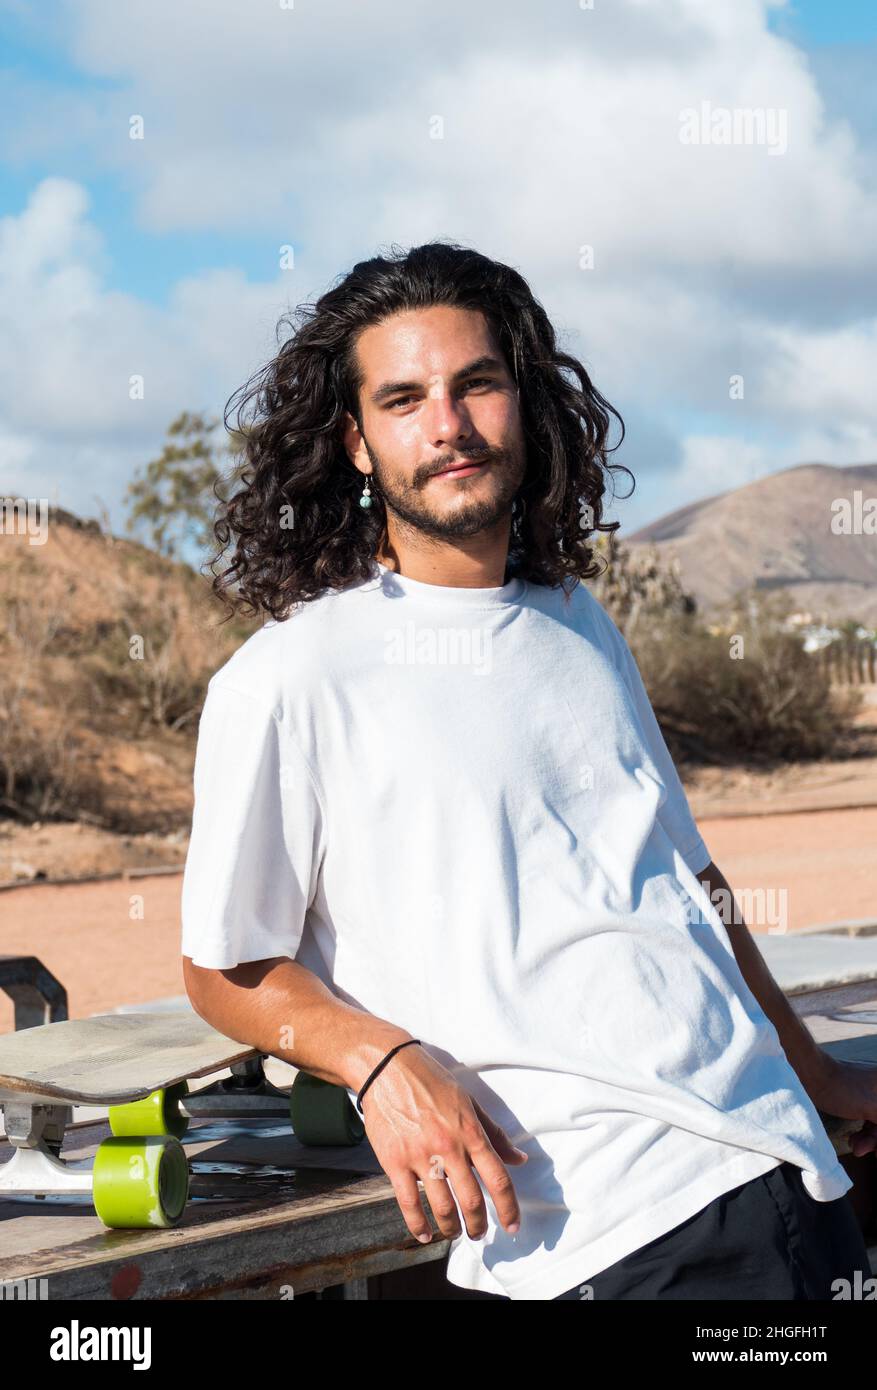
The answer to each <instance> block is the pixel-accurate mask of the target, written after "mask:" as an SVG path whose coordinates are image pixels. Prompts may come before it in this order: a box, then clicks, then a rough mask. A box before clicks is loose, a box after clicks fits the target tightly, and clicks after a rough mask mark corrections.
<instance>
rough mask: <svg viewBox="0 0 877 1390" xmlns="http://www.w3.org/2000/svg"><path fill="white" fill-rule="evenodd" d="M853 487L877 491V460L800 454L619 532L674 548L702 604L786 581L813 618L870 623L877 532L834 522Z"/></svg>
mask: <svg viewBox="0 0 877 1390" xmlns="http://www.w3.org/2000/svg"><path fill="white" fill-rule="evenodd" d="M856 492H858V493H859V494H860V495H861V498H862V499H864V500H865V501H866V500H867V499H868V498H877V463H866V464H858V465H851V466H847V467H835V466H833V465H830V464H824V463H802V464H798V465H797V466H796V467H794V468H785V469H783V470H781V471H780V472H778V473H772V474H771V475H770V476H769V477H767V478H759V479H758V480H757V481H756V482H754V483H747V484H745V485H744V486H743V487H739V488H735V489H732V490H730V491H728V492H722V493H719V494H718V496H716V497H708V498H706V499H705V500H704V501H701V502H694V503H691V504H690V505H688V506H685V507H680V508H679V509H678V510H677V511H673V512H670V513H668V514H667V515H666V516H663V517H661V518H659V519H658V520H657V521H654V522H652V523H650V525H648V526H643V527H641V528H640V529H639V530H638V531H635V532H633V533H632V534H631V535H630V536H624V535H622V536H621V540H622V542H623V543H625V542H626V543H627V544H629V545H630V546H631V547H636V546H640V545H646V544H649V545H654V546H655V548H656V550H657V551H658V554H659V557H660V559H661V560H662V561H667V560H669V559H670V556H671V555H676V556H677V557H678V559H679V565H680V574H681V579H682V582H683V585H684V587H685V588H686V589H687V590H688V591H689V592H690V593H691V594H693V596H694V597H695V599H696V600H697V602H698V605H699V606H700V607H701V608H702V609H703V610H704V612H705V613H708V612H709V611H710V610H711V609H713V608H715V607H716V606H718V605H720V604H723V603H724V602H725V601H727V600H728V599H729V598H730V597H731V595H732V593H734V591H735V590H738V589H741V588H745V587H747V586H748V585H750V584H755V585H756V586H757V587H758V588H759V589H782V590H785V591H786V592H788V593H789V594H790V595H791V597H792V599H793V601H794V603H795V607H796V609H797V610H798V611H800V612H809V613H810V614H811V616H812V619H813V621H814V622H821V621H825V622H829V623H830V622H832V621H834V620H840V619H844V618H858V619H859V621H860V622H862V623H864V624H865V625H866V626H867V627H870V628H873V627H877V535H874V534H865V533H864V530H863V528H862V527H861V526H860V528H859V531H858V533H857V532H856V531H855V530H854V531H853V533H852V534H839V533H838V532H836V531H834V530H832V522H833V521H834V520H835V517H836V515H837V505H836V504H837V502H838V499H841V498H845V499H847V500H848V501H849V503H850V506H851V508H852V506H853V503H854V499H855V494H856ZM832 504H835V506H834V508H833V506H832ZM875 505H877V503H875ZM835 525H837V523H836V522H835Z"/></svg>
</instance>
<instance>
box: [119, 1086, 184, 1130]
mask: <svg viewBox="0 0 877 1390" xmlns="http://www.w3.org/2000/svg"><path fill="white" fill-rule="evenodd" d="M188 1092H189V1083H188V1081H178V1082H177V1084H176V1085H175V1086H167V1087H165V1088H162V1089H161V1090H158V1091H152V1092H151V1093H150V1094H149V1095H148V1096H144V1098H143V1100H132V1101H130V1102H129V1103H128V1104H127V1105H111V1106H110V1107H109V1118H110V1129H111V1130H112V1131H113V1134H115V1135H117V1136H119V1137H123V1136H133V1137H135V1138H139V1137H141V1136H142V1135H144V1134H172V1135H173V1137H174V1138H175V1139H182V1137H183V1135H184V1134H185V1133H186V1130H187V1129H188V1128H189V1117H188V1115H181V1114H180V1101H181V1100H182V1098H183V1096H185V1095H188Z"/></svg>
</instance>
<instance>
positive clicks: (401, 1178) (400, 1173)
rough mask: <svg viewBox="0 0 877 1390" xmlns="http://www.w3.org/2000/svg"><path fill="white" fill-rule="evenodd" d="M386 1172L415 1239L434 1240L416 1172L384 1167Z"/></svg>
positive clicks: (424, 1242)
mask: <svg viewBox="0 0 877 1390" xmlns="http://www.w3.org/2000/svg"><path fill="white" fill-rule="evenodd" d="M384 1172H386V1173H387V1177H388V1178H389V1179H390V1182H391V1183H392V1184H393V1191H394V1192H395V1194H396V1201H397V1202H398V1204H399V1210H400V1211H401V1213H402V1216H403V1217H404V1220H405V1225H406V1226H407V1227H408V1229H409V1231H410V1232H411V1234H412V1235H413V1236H414V1237H415V1239H417V1240H419V1241H421V1242H422V1243H423V1244H426V1243H427V1241H430V1240H432V1227H431V1226H430V1224H429V1218H428V1216H427V1214H426V1210H425V1208H424V1205H423V1199H422V1197H421V1195H420V1188H419V1187H418V1186H417V1176H416V1174H414V1173H413V1172H411V1171H406V1170H404V1169H399V1170H394V1171H393V1172H392V1173H391V1172H388V1171H387V1169H384Z"/></svg>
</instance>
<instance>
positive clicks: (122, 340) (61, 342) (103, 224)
mask: <svg viewBox="0 0 877 1390" xmlns="http://www.w3.org/2000/svg"><path fill="white" fill-rule="evenodd" d="M0 29H2V49H0V72H2V82H0V118H2V129H3V131H4V137H3V141H2V145H0V280H2V283H0V354H2V356H0V491H2V492H3V493H4V494H7V495H8V494H10V493H13V494H18V495H29V496H49V497H52V498H54V499H56V500H58V501H60V502H61V504H62V505H64V506H67V507H70V508H71V509H72V510H74V511H78V512H80V513H81V514H84V515H94V514H95V513H96V511H97V509H98V506H99V505H101V504H105V505H106V506H107V507H108V508H109V511H110V515H111V517H112V519H113V522H114V524H115V525H116V527H117V528H118V529H121V526H122V523H123V518H124V509H123V501H122V499H123V494H124V489H125V486H126V484H127V482H128V481H129V479H130V478H131V476H132V474H133V471H134V469H135V468H136V467H137V466H138V465H141V464H143V463H145V462H146V461H148V460H149V459H150V458H152V457H154V456H155V455H156V454H157V453H158V452H159V451H160V449H161V445H162V441H163V439H164V434H165V430H166V427H167V425H168V424H169V423H170V421H171V420H172V419H173V418H174V416H175V415H176V414H178V413H179V411H180V410H182V409H190V410H201V411H203V412H205V413H207V414H212V415H214V416H217V415H219V414H221V410H222V407H223V405H224V404H225V402H226V400H227V399H228V397H229V396H230V395H231V393H232V392H233V391H234V390H235V389H236V388H237V387H238V386H239V385H240V384H241V383H242V382H243V381H244V380H245V379H246V378H247V377H248V376H249V375H250V373H251V372H253V371H254V370H255V369H256V368H257V367H258V366H259V365H260V364H261V363H262V362H263V361H264V360H265V358H266V357H267V356H269V355H271V353H272V352H273V350H274V328H275V324H276V321H277V319H278V318H279V316H280V315H281V313H283V312H284V311H285V310H286V309H288V308H289V307H291V306H292V305H293V304H295V303H297V302H301V301H303V300H305V299H311V298H313V297H315V295H316V294H318V293H320V292H321V291H322V290H323V289H325V288H326V287H327V286H328V285H329V284H330V283H331V282H332V281H333V280H334V279H335V278H336V276H337V275H339V274H340V273H342V272H343V271H344V270H345V269H347V268H349V266H350V265H352V264H353V263H354V261H356V260H359V259H362V258H363V257H364V256H367V255H371V254H375V253H376V252H377V251H378V250H380V249H382V248H385V247H386V246H388V245H389V244H391V243H397V244H401V245H406V244H414V243H415V242H418V241H423V240H427V239H429V238H430V237H431V236H448V235H450V236H454V237H455V238H456V239H458V240H460V241H462V242H465V243H468V244H471V245H475V246H477V247H478V248H479V249H481V250H483V251H485V252H486V253H487V254H489V255H492V256H495V257H497V258H498V259H500V260H505V261H508V262H509V263H511V264H514V265H515V266H516V267H517V268H518V269H519V270H521V272H522V273H523V274H524V275H525V276H526V278H527V279H528V281H529V282H530V284H531V286H532V288H533V290H534V292H535V293H536V295H537V297H538V298H539V299H540V300H541V301H542V303H543V304H544V305H545V307H546V309H547V310H548V312H549V314H550V315H551V317H552V319H553V320H554V322H555V324H556V326H557V327H558V329H559V331H560V332H561V334H562V336H564V337H565V340H566V341H565V344H564V345H565V346H567V348H568V350H570V351H574V352H576V353H577V355H579V356H580V357H581V358H582V360H583V361H585V363H586V365H587V366H588V369H589V371H590V372H591V374H592V376H593V378H594V380H595V382H596V384H597V385H598V386H599V388H600V389H601V390H602V391H603V393H604V394H605V395H607V396H608V398H609V399H610V400H611V401H612V403H613V404H614V405H616V406H617V407H618V408H619V409H620V411H621V413H622V415H623V416H624V418H625V420H626V422H627V423H628V427H629V429H628V438H627V440H626V442H625V445H624V447H623V449H622V450H620V451H619V452H618V454H617V455H616V456H615V457H616V458H617V459H619V460H621V461H624V462H625V463H627V464H628V465H629V466H630V467H631V468H632V470H633V471H634V473H635V475H636V478H637V487H636V491H635V493H634V495H633V497H632V498H631V500H630V501H628V502H619V503H618V504H617V505H616V507H615V508H614V509H613V511H611V512H610V515H614V516H617V517H619V518H620V519H621V521H622V525H623V528H624V530H626V531H628V532H629V531H631V530H633V529H635V528H636V527H637V526H638V525H642V524H644V523H646V522H648V521H650V520H653V519H654V518H655V517H657V516H659V515H661V514H663V513H665V512H667V511H670V510H672V509H674V508H676V507H679V506H683V505H686V504H688V503H689V502H691V501H694V500H696V499H697V498H698V497H703V496H708V495H711V494H713V493H715V492H718V491H721V490H724V489H725V488H727V487H734V486H739V485H741V484H743V483H745V482H747V481H750V480H752V479H754V478H757V477H759V476H763V475H764V474H767V473H771V472H774V471H776V470H777V469H780V468H784V467H790V466H792V465H794V464H796V463H799V462H803V461H810V460H818V461H823V462H829V463H856V462H872V461H874V460H875V459H877V411H875V407H874V405H873V403H872V399H871V398H872V397H873V395H874V392H873V385H872V383H873V379H874V372H875V369H877V275H875V258H877V252H875V249H874V248H875V247H877V236H875V232H877V188H875V180H874V168H875V165H874V151H875V142H877V102H875V96H874V85H875V84H874V81H873V72H874V63H875V57H877V7H874V6H872V5H866V4H864V3H853V2H852V0H840V3H832V4H827V3H819V2H818V0H797V3H796V4H794V5H791V4H786V5H782V4H779V5H777V4H771V5H766V4H765V3H763V2H762V0H736V3H731V0H728V2H727V3H725V0H713V2H712V3H710V4H709V5H704V4H703V3H701V0H666V2H665V3H661V4H657V3H655V0H615V3H613V4H612V5H611V6H610V5H609V4H608V0H602V3H601V0H595V3H594V8H593V11H591V12H588V11H585V10H583V9H582V8H581V7H580V6H579V5H578V4H577V3H576V0H551V3H549V4H547V5H546V4H545V3H544V0H542V3H538V0H517V3H515V0H486V3H484V4H483V5H481V6H479V7H478V9H477V10H473V8H472V7H471V5H467V4H463V3H461V2H460V0H448V3H446V4H445V5H444V6H442V7H441V8H440V9H438V8H437V7H435V6H433V5H432V4H431V3H430V0H415V3H413V4H408V5H405V6H400V5H399V4H398V3H394V0H371V3H370V4H369V5H368V6H362V5H361V4H360V5H357V4H356V3H354V0H321V2H320V4H317V3H316V0H312V2H311V3H309V0H295V4H294V6H293V7H292V9H291V10H290V9H288V8H287V9H286V10H285V11H284V10H281V8H280V5H279V4H278V2H277V0H188V3H187V4H186V5H185V6H180V5H179V4H178V3H177V0H154V3H152V4H151V5H149V6H135V5H131V4H127V5H126V4H121V5H120V4H119V3H118V0H112V2H111V0H76V3H73V0H49V2H48V3H43V4H41V5H40V7H39V9H38V11H37V8H36V7H33V6H30V5H28V4H25V3H23V0H0ZM703 103H708V104H710V105H711V106H712V107H713V108H722V109H729V110H732V111H734V110H739V109H743V108H745V109H752V108H770V109H771V110H772V111H774V112H777V113H785V115H784V117H783V119H784V120H785V121H786V122H787V130H788V137H787V141H786V144H785V147H784V148H783V149H778V148H774V149H773V150H771V149H770V148H769V142H767V141H762V143H761V145H760V146H759V145H758V143H757V142H756V144H755V145H752V144H750V146H749V147H748V148H742V147H740V146H739V145H738V146H737V147H734V148H728V147H724V148H723V147H720V146H719V145H717V144H716V143H715V142H713V143H712V144H711V145H707V143H706V142H705V141H701V142H699V144H697V145H696V146H695V147H692V145H691V144H688V145H686V144H683V143H682V141H681V137H680V134H679V122H680V112H681V111H682V110H683V109H685V108H691V109H695V108H696V109H697V110H700V108H701V105H702V104H703ZM135 113H136V114H140V115H142V116H143V118H144V122H145V139H144V140H143V141H140V142H137V141H131V140H130V139H129V138H128V122H129V119H130V117H131V115H132V114H135ZM435 113H440V114H441V115H442V117H443V119H444V121H445V136H444V138H443V139H442V140H440V141H436V140H433V139H430V138H429V136H428V134H427V128H428V122H429V120H430V118H431V117H432V116H433V115H434V114H435ZM775 143H776V142H775ZM287 244H288V245H292V246H293V247H294V249H295V268H294V269H293V270H291V271H290V270H285V271H284V270H281V269H280V268H279V264H278V256H279V248H280V247H281V246H283V245H287ZM583 244H588V245H592V246H593V247H594V251H595V269H594V270H593V271H591V272H583V270H582V269H581V267H580V263H579V248H580V247H581V246H582V245H583ZM132 373H142V374H143V375H144V378H145V381H146V397H145V399H144V400H143V401H140V402H136V403H133V402H131V400H130V399H129V398H128V393H127V381H128V378H129V376H130V375H131V374H132ZM735 374H742V378H743V380H744V383H745V393H744V397H743V399H741V400H737V399H733V400H732V399H731V397H730V394H729V381H730V379H731V377H732V376H733V375H735ZM619 488H620V490H626V485H624V484H623V483H619ZM622 534H623V532H622Z"/></svg>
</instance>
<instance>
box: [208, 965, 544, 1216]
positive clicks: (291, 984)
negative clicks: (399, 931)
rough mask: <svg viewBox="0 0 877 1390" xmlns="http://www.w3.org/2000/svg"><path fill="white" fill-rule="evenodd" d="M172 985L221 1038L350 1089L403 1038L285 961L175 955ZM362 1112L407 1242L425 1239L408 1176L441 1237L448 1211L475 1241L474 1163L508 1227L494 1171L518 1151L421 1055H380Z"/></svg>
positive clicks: (511, 1205)
mask: <svg viewBox="0 0 877 1390" xmlns="http://www.w3.org/2000/svg"><path fill="white" fill-rule="evenodd" d="M183 978H184V980H185V984H186V992H187V994H188V996H189V1000H190V1002H191V1004H192V1007H193V1009H194V1010H195V1012H196V1013H197V1014H200V1016H201V1017H202V1018H203V1019H205V1020H206V1022H207V1023H210V1024H212V1026H213V1027H214V1028H217V1029H218V1030H219V1031H220V1032H221V1033H225V1034H226V1036H227V1037H229V1038H234V1039H236V1040H237V1041H238V1042H242V1043H247V1044H248V1045H249V1046H250V1047H254V1048H256V1049H257V1050H258V1051H259V1052H265V1053H267V1054H268V1055H269V1056H272V1057H279V1058H281V1060H283V1061H285V1062H289V1063H291V1065H292V1066H294V1067H298V1068H300V1069H301V1070H302V1071H305V1072H309V1073H310V1074H311V1075H312V1076H316V1077H319V1078H320V1079H321V1080H323V1081H329V1082H331V1083H332V1084H333V1085H336V1086H346V1087H348V1088H349V1089H350V1090H355V1091H359V1090H361V1089H362V1086H363V1083H364V1082H365V1081H366V1079H367V1078H368V1077H369V1076H370V1075H371V1073H372V1072H373V1071H374V1069H375V1067H376V1066H377V1065H378V1063H379V1062H380V1061H381V1060H382V1059H383V1058H384V1057H385V1056H386V1054H387V1053H388V1052H389V1051H390V1050H391V1048H393V1047H395V1046H396V1044H397V1043H400V1042H407V1041H408V1040H409V1039H411V1034H410V1033H409V1032H407V1031H406V1029H404V1028H397V1027H396V1025H395V1024H393V1023H388V1022H387V1020H386V1019H382V1018H378V1017H376V1016H375V1015H374V1014H370V1013H367V1012H366V1011H365V1010H364V1009H358V1008H355V1007H354V1006H353V1005H352V1004H346V1003H345V1002H344V1000H342V999H339V998H338V997H337V996H336V995H335V994H333V992H332V991H331V990H330V989H329V988H328V987H327V986H326V985H325V984H324V983H323V981H322V980H320V979H319V978H318V977H317V976H316V975H315V974H314V973H313V971H311V970H308V969H306V967H305V966H303V965H299V964H298V962H297V961H294V960H292V959H291V958H290V957H289V956H275V957H272V958H270V959H266V960H256V961H245V962H242V963H241V964H240V965H236V966H234V967H233V968H232V969H229V970H218V969H217V970H211V969H208V968H207V967H205V966H199V965H196V964H195V963H194V961H193V960H192V958H191V957H190V956H186V955H184V956H183ZM362 1114H363V1121H364V1123H365V1128H366V1133H367V1135H368V1138H369V1140H370V1142H371V1146H372V1148H373V1150H374V1152H375V1155H376V1157H377V1160H378V1162H379V1163H380V1165H381V1167H382V1168H383V1170H384V1172H385V1173H386V1174H387V1176H388V1178H389V1179H390V1181H391V1182H392V1184H393V1189H394V1191H395V1193H396V1200H397V1201H398V1203H399V1208H400V1210H401V1212H402V1215H403V1216H404V1218H405V1223H406V1225H407V1227H408V1229H409V1231H410V1232H411V1234H412V1235H413V1236H416V1237H417V1239H418V1240H420V1241H429V1240H430V1239H431V1238H432V1231H431V1229H430V1225H429V1221H428V1220H427V1216H426V1211H425V1208H424V1206H423V1200H422V1198H421V1196H420V1192H419V1190H418V1186H417V1184H418V1181H421V1182H423V1183H424V1190H425V1192H426V1194H427V1196H428V1199H429V1202H430V1205H431V1207H432V1210H433V1214H434V1216H435V1219H436V1224H437V1225H438V1227H439V1230H440V1231H441V1233H442V1235H444V1236H446V1237H447V1238H448V1239H450V1240H453V1239H455V1238H456V1237H457V1236H458V1235H460V1233H461V1226H460V1218H459V1215H458V1211H457V1204H459V1207H460V1210H461V1212H462V1216H463V1220H464V1221H465V1223H466V1229H467V1231H468V1232H469V1235H470V1236H471V1237H472V1239H473V1240H480V1239H481V1238H482V1236H484V1235H485V1234H486V1232H487V1224H488V1223H487V1208H486V1206H485V1201H484V1193H483V1192H482V1190H481V1187H480V1186H479V1183H478V1181H477V1179H476V1176H475V1173H473V1171H472V1170H473V1167H474V1168H475V1170H476V1171H477V1173H478V1176H479V1177H480V1178H481V1180H482V1181H483V1183H484V1186H485V1187H486V1189H487V1191H488V1193H489V1195H490V1197H491V1199H492V1201H493V1204H494V1206H495V1208H496V1212H497V1216H498V1218H499V1220H500V1222H501V1223H502V1225H503V1226H504V1227H505V1229H506V1230H508V1231H511V1232H515V1231H516V1230H517V1229H518V1227H519V1223H520V1220H521V1211H520V1207H519V1205H518V1200H517V1197H516V1196H515V1189H514V1184H513V1183H512V1180H511V1178H510V1177H509V1174H508V1172H507V1170H506V1167H505V1165H506V1164H509V1163H511V1164H520V1163H526V1162H527V1157H528V1156H527V1154H526V1153H525V1152H524V1151H523V1150H520V1149H517V1148H516V1147H515V1145H514V1144H513V1143H512V1141H511V1140H510V1139H509V1137H508V1135H507V1134H506V1132H505V1130H504V1129H502V1127H501V1126H500V1125H498V1124H497V1123H496V1121H495V1120H493V1119H492V1118H491V1116H490V1115H488V1114H487V1112H486V1111H485V1110H484V1109H483V1108H482V1106H480V1105H479V1103H478V1102H477V1101H476V1100H475V1098H474V1096H471V1095H470V1094H469V1093H468V1092H467V1091H465V1090H464V1089H463V1087H462V1086H461V1085H460V1084H459V1082H458V1081H457V1079H456V1077H454V1076H453V1074H452V1073H451V1072H449V1071H448V1070H447V1069H446V1068H445V1067H443V1066H442V1065H441V1063H440V1062H438V1061H436V1060H435V1058H434V1057H432V1056H431V1055H430V1053H429V1052H427V1051H426V1049H425V1048H423V1047H406V1048H403V1049H402V1051H401V1052H398V1053H397V1054H396V1055H395V1056H394V1057H391V1058H390V1061H389V1062H388V1063H387V1065H386V1066H385V1067H384V1068H383V1070H382V1071H380V1072H379V1073H378V1075H377V1076H376V1077H375V1079H374V1081H373V1082H372V1084H371V1085H370V1086H369V1088H368V1090H367V1091H366V1093H365V1097H364V1098H363V1101H362Z"/></svg>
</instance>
